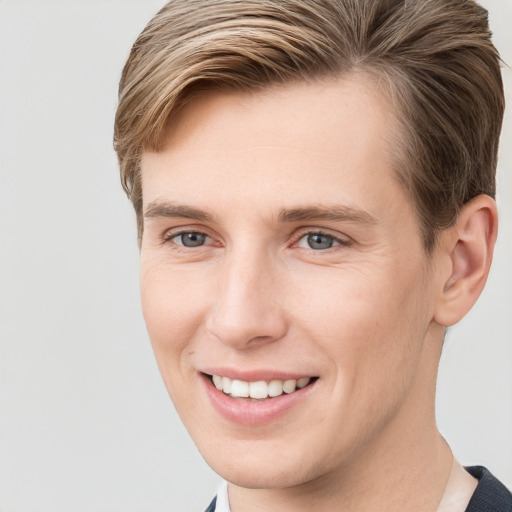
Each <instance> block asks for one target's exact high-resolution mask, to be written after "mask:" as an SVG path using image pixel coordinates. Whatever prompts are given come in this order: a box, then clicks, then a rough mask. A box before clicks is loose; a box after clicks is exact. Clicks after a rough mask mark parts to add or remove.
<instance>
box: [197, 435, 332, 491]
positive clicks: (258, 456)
mask: <svg viewBox="0 0 512 512" xmlns="http://www.w3.org/2000/svg"><path fill="white" fill-rule="evenodd" d="M262 443H263V445H262ZM237 444H238V443H237ZM251 445H252V446H251ZM265 445H267V446H265ZM198 447H199V449H200V451H201V454H202V455H203V457H204V459H205V460H206V462H207V464H208V465H209V466H210V467H211V468H212V469H213V470H214V471H215V472H216V473H217V474H218V475H219V476H221V477H222V478H223V479H224V480H227V481H228V482H230V483H232V484H234V485H237V486H238V487H244V488H247V489H278V488H279V489H282V488H288V487H294V486H297V485H302V484H305V483H307V482H310V481H311V480H314V479H315V478H317V477H318V476H320V475H321V474H322V473H324V472H325V470H326V468H325V467H323V466H324V465H325V464H324V463H325V459H323V461H316V462H315V461H314V460H309V461H308V460H305V459H307V458H308V456H309V457H311V452H310V450H307V452H308V453H305V452H304V453H301V449H300V448H299V447H289V446H286V445H282V446H280V447H279V448H277V449H276V447H275V446H272V443H265V442H264V441H260V442H259V443H252V442H251V443H247V442H240V443H239V447H237V446H233V445H231V446H228V447H227V446H224V447H223V448H219V449H218V450H217V449H213V450H212V449H211V447H207V449H206V450H201V446H199V445H198Z"/></svg>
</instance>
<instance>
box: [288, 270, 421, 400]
mask: <svg viewBox="0 0 512 512" xmlns="http://www.w3.org/2000/svg"><path fill="white" fill-rule="evenodd" d="M387 268H393V267H390V266H388V267H387ZM396 268H398V269H400V272H398V271H397V272H394V273H391V272H387V273H379V272H377V271H374V272H369V271H368V272H366V273H362V272H348V271H347V272H341V271H340V273H339V275H338V276H336V277H335V278H334V279H333V278H332V275H331V279H329V280H328V279H325V280H323V281H322V282H323V283H324V285H323V286H321V287H320V286H318V282H317V283H316V286H313V283H305V282H304V281H303V284H304V285H305V287H303V288H302V289H301V291H300V293H297V294H296V295H297V296H298V297H301V299H300V302H301V303H302V305H300V306H299V304H296V305H295V306H294V309H295V310H296V311H299V310H300V311H301V313H300V314H299V315H298V316H296V318H300V319H302V320H301V321H302V326H303V329H304V330H306V331H307V332H308V336H309V337H311V338H312V339H315V340H316V343H317V344H318V345H319V346H320V347H321V348H322V350H323V351H324V352H325V353H326V354H327V355H328V357H329V358H330V360H331V364H332V366H335V367H336V372H337V378H338V379H339V380H340V385H341V386H344V387H345V389H346V386H347V385H350V386H359V385H361V389H362V388H363V387H364V386H368V385H372V382H373V383H375V384H374V385H375V386H377V385H378V386H382V387H384V388H385V387H387V386H389V385H390V384H389V383H390V382H396V379H391V378H390V376H392V375H394V374H397V373H399V374H408V377H411V375H412V374H413V373H414V369H415V367H416V364H417V361H418V358H419V355H420V352H421V346H422V342H423V338H424V334H425V330H426V328H427V326H428V323H429V321H428V312H427V311H426V308H425V306H424V303H425V301H424V298H423V295H424V293H426V290H424V289H422V287H421V284H420V283H418V280H417V279H416V280H415V279H414V278H413V277H414V276H416V277H417V275H418V273H417V269H415V268H411V269H404V268H403V266H402V267H400V266H397V267H396ZM347 381H349V382H347ZM363 384H364V386H363ZM362 390H363V389H362ZM363 391H364V390H363Z"/></svg>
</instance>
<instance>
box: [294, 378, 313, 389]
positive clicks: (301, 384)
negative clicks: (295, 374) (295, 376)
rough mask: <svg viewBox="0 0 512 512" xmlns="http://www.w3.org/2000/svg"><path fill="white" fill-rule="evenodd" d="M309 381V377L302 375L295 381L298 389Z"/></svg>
mask: <svg viewBox="0 0 512 512" xmlns="http://www.w3.org/2000/svg"><path fill="white" fill-rule="evenodd" d="M310 381H311V379H310V378H309V377H302V379H299V380H298V381H297V387H298V388H299V389H302V388H303V387H305V386H307V385H308V384H309V382H310Z"/></svg>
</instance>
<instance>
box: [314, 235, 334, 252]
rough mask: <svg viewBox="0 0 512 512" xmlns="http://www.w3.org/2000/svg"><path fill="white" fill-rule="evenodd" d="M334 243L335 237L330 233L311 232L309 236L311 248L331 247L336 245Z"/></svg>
mask: <svg viewBox="0 0 512 512" xmlns="http://www.w3.org/2000/svg"><path fill="white" fill-rule="evenodd" d="M334 243H335V240H334V238H333V237H332V236H329V235H322V234H321V233H311V234H309V235H308V236H307V244H308V246H309V247H310V248H311V249H316V250H322V249H330V248H331V247H332V246H333V245H334Z"/></svg>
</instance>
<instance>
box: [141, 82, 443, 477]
mask: <svg viewBox="0 0 512 512" xmlns="http://www.w3.org/2000/svg"><path fill="white" fill-rule="evenodd" d="M391 111H392V109H391V108H390V106H389V105H388V103H387V101H386V99H385V97H384V96H383V95H382V94H380V93H379V92H378V90H377V89H376V88H375V87H374V86H373V85H371V83H370V81H369V79H368V78H367V77H364V76H352V77H346V78H341V79H339V80H334V79H333V80H331V81H323V82H316V83H311V84H305V83H303V84H295V85H289V86H282V87H276V88H274V89H269V90H266V91H264V92H258V93H253V94H249V93H228V92H224V93H211V94H206V95H205V96H203V97H201V98H199V99H195V100H194V101H192V102H191V103H189V104H188V105H187V106H186V107H185V108H184V109H183V110H182V111H181V113H180V115H179V117H178V118H177V119H176V120H175V121H174V122H173V124H172V126H171V127H170V128H169V130H168V132H167V134H166V137H167V141H166V142H167V144H166V147H165V148H164V149H163V150H162V151H160V152H158V153H153V152H146V153H144V155H143V159H142V184H143V196H144V212H145V218H144V236H143V240H142V251H141V291H142V305H143V311H144V317H145V320H146V323H147V327H148V331H149V335H150V338H151V341H152V344H153V348H154V352H155V355H156V359H157V361H158V365H159V368H160V371H161V373H162V376H163V379H164V381H165V385H166V387H167V389H168V392H169V394H170V396H171V398H172V400H173V402H174V404H175V406H176V409H177V410H178V412H179V414H180V416H181V418H182V420H183V422H184V423H185V425H186V427H187V429H188V430H189V432H190V434H191V436H192V438H193V439H194V441H195V443H196V444H197V446H198V448H199V450H200V451H201V453H202V454H203V456H204V457H205V459H206V460H207V462H208V463H209V464H210V465H211V466H212V467H213V468H214V469H215V470H216V471H217V472H218V473H219V474H220V475H222V476H223V477H225V478H226V479H228V480H229V481H231V482H234V483H236V484H238V485H242V486H245V487H285V486H292V485H297V484H299V483H304V482H308V481H311V480H314V479H316V478H318V477H321V476H327V475H330V474H332V473H333V472H334V471H343V470H344V469H347V468H349V467H353V466H354V464H356V463H357V461H362V460H366V459H367V458H368V457H367V455H368V454H370V453H371V454H374V456H377V454H378V453H379V450H380V451H382V452H383V453H384V452H385V450H386V449H387V448H386V446H388V447H389V446H393V443H395V442H396V441H397V439H405V438H407V437H408V436H410V435H411V431H413V432H416V435H417V433H418V431H419V430H418V429H421V428H423V427H422V425H423V424H424V423H425V422H429V421H431V420H432V417H431V415H432V413H433V386H434V381H435V372H436V369H435V367H436V363H437V361H436V358H437V355H438V347H439V345H440V338H441V336H442V332H441V330H440V329H439V326H436V325H435V324H434V323H433V322H432V317H433V311H434V303H435V300H434V299H435V295H436V290H437V288H438V286H439V282H438V281H439V279H438V278H436V277H435V273H434V270H433V269H435V256H434V261H431V262H430V265H429V264H428V260H427V256H426V255H425V253H424V250H423V248H422V244H421V238H420V232H419V225H418V222H417V220H416V217H415V215H414V213H413V208H412V206H411V203H410V201H409V199H408V197H407V195H406V194H405V192H404V190H403V189H402V187H401V185H400V184H399V183H398V181H397V180H396V178H395V177H394V174H393V172H392V165H391V161H390V156H389V151H388V149H389V148H388V145H387V142H386V136H387V135H389V133H390V131H391V130H394V129H395V121H394V119H393V116H392V113H391ZM432 347H435V348H432ZM213 375H215V376H216V377H215V382H216V383H217V386H218V387H220V388H221V389H217V387H216V386H215V384H214V383H213V382H212V376H213ZM308 379H309V380H308ZM234 380H236V381H241V382H235V383H233V381H234ZM262 381H263V382H262ZM272 381H273V382H272ZM286 381H291V382H288V383H287V384H284V385H283V383H284V382H286ZM293 381H299V382H298V384H299V385H300V386H302V385H304V384H305V383H307V385H305V387H302V388H299V387H298V386H297V384H296V383H295V384H294V382H293ZM246 383H257V384H249V385H247V384H246ZM230 386H231V390H232V393H234V394H235V395H244V394H245V393H246V392H247V391H248V390H249V392H251V393H252V395H253V396H255V397H257V398H250V397H248V398H247V397H243V396H235V397H233V396H230V394H229V387H230ZM283 386H284V388H285V389H284V391H283ZM293 389H296V390H295V391H293ZM287 391H288V392H289V393H288V392H287ZM269 393H270V395H278V396H268V395H269ZM280 393H282V394H280ZM279 394H280V395H279ZM262 397H266V398H262ZM431 406H432V407H431Z"/></svg>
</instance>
